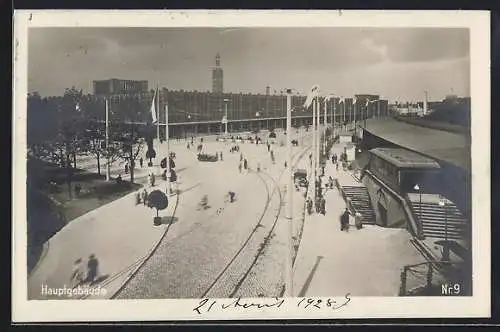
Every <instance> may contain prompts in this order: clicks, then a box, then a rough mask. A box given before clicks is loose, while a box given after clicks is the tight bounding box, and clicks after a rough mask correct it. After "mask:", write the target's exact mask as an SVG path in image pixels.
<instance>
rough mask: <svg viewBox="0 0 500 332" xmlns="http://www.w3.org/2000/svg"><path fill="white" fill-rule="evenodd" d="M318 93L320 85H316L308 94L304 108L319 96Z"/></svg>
mask: <svg viewBox="0 0 500 332" xmlns="http://www.w3.org/2000/svg"><path fill="white" fill-rule="evenodd" d="M318 95H319V85H315V86H313V87H312V88H311V91H310V92H309V94H308V95H307V98H306V101H305V102H304V108H305V109H308V108H309V107H310V106H311V104H312V101H313V99H314V97H317V96H318Z"/></svg>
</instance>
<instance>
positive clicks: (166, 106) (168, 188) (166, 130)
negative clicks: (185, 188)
mask: <svg viewBox="0 0 500 332" xmlns="http://www.w3.org/2000/svg"><path fill="white" fill-rule="evenodd" d="M158 122H159V121H158ZM168 136H169V135H168V100H167V102H166V103H165V140H166V142H167V195H169V194H170V193H171V185H170V146H169V137H168Z"/></svg>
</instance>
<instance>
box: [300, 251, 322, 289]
mask: <svg viewBox="0 0 500 332" xmlns="http://www.w3.org/2000/svg"><path fill="white" fill-rule="evenodd" d="M322 259H323V256H318V257H316V264H314V267H313V268H312V269H311V272H310V273H309V276H308V277H307V279H306V282H305V283H304V286H302V289H301V290H300V293H299V295H298V296H299V297H303V296H305V294H306V292H307V290H308V289H309V286H310V285H311V281H312V279H313V277H314V274H315V273H316V270H317V269H318V266H319V263H320V261H321V260H322Z"/></svg>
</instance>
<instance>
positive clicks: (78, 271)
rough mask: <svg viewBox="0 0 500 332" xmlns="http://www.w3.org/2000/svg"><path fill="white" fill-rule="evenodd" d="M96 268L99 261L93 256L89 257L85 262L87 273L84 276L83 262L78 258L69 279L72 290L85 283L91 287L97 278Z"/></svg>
mask: <svg viewBox="0 0 500 332" xmlns="http://www.w3.org/2000/svg"><path fill="white" fill-rule="evenodd" d="M98 268H99V261H98V260H97V258H96V257H95V255H94V254H92V255H90V256H89V258H88V261H87V273H86V275H85V272H84V268H83V261H82V259H81V258H78V259H77V260H75V262H74V263H73V270H72V273H71V277H70V282H71V284H72V286H73V288H75V287H77V286H80V285H82V284H85V283H89V284H90V285H92V284H93V283H95V282H96V281H97V278H98V272H99V271H98Z"/></svg>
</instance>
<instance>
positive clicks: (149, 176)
mask: <svg viewBox="0 0 500 332" xmlns="http://www.w3.org/2000/svg"><path fill="white" fill-rule="evenodd" d="M148 184H149V186H151V173H149V174H148Z"/></svg>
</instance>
